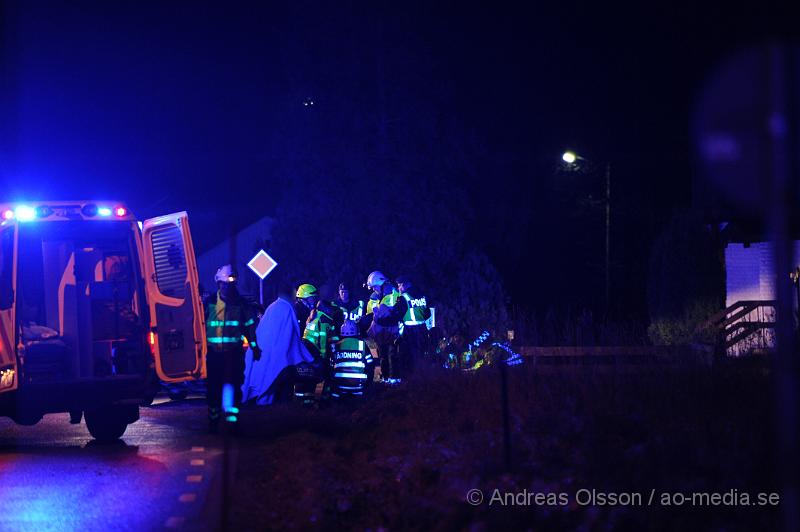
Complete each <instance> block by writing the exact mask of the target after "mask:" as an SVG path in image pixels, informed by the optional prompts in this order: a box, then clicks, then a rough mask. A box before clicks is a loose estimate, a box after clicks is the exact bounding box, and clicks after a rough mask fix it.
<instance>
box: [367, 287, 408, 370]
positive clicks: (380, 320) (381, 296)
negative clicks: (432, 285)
mask: <svg viewBox="0 0 800 532" xmlns="http://www.w3.org/2000/svg"><path fill="white" fill-rule="evenodd" d="M366 284H367V287H368V288H371V289H372V291H373V293H372V295H371V296H370V300H369V303H367V318H368V320H370V323H369V329H368V331H367V334H368V335H369V336H370V338H372V339H373V340H375V343H376V344H377V347H378V349H377V351H378V357H379V358H380V359H381V377H382V380H383V381H384V382H386V383H388V384H395V383H397V382H400V379H401V378H403V377H405V376H406V374H407V369H406V367H405V364H404V361H403V360H401V359H400V358H399V354H398V352H397V339H398V337H399V336H400V328H399V324H400V321H402V319H403V316H405V314H406V309H407V305H406V300H405V298H403V297H401V296H400V292H398V291H397V289H396V288H395V287H394V286H393V285H392V283H391V282H390V281H389V278H388V277H386V276H385V275H384V274H383V273H381V272H379V271H374V272H372V273H371V274H369V277H367V283H366Z"/></svg>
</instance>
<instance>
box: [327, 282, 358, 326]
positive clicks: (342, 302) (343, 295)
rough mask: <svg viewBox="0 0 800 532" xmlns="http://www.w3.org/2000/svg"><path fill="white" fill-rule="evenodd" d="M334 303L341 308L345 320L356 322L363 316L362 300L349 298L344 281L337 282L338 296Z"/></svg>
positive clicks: (348, 291)
mask: <svg viewBox="0 0 800 532" xmlns="http://www.w3.org/2000/svg"><path fill="white" fill-rule="evenodd" d="M334 303H336V306H338V307H339V308H340V309H341V310H342V315H343V316H344V319H345V320H351V321H353V322H355V323H358V322H359V321H361V318H363V317H364V308H365V305H364V301H363V300H358V301H356V300H355V299H351V298H350V290H348V288H347V285H346V284H344V283H341V284H339V297H338V299H337V300H336V301H335V302H334Z"/></svg>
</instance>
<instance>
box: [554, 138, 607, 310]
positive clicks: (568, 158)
mask: <svg viewBox="0 0 800 532" xmlns="http://www.w3.org/2000/svg"><path fill="white" fill-rule="evenodd" d="M561 160H562V161H564V162H565V163H567V165H568V166H570V167H573V166H577V165H576V163H577V162H578V161H585V162H586V163H591V161H588V160H587V159H585V158H583V157H581V156H580V155H578V154H577V153H575V152H574V151H571V150H567V151H565V152H564V153H563V154H562V155H561ZM605 177H606V201H605V204H606V267H605V276H606V279H605V281H606V283H605V285H606V286H605V296H606V297H605V303H606V312H607V311H608V307H609V301H610V294H611V291H610V285H611V163H606V164H605Z"/></svg>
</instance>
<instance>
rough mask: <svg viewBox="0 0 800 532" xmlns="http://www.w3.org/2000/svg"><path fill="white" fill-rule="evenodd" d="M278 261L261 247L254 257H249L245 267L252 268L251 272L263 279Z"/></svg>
mask: <svg viewBox="0 0 800 532" xmlns="http://www.w3.org/2000/svg"><path fill="white" fill-rule="evenodd" d="M277 265H278V263H277V262H275V259H273V258H272V257H270V256H269V255H268V254H267V252H266V251H264V250H263V249H262V250H260V251H259V252H258V253H256V255H255V257H253V258H252V259H250V262H248V263H247V267H248V268H250V269H251V270H253V273H255V274H256V275H258V276H259V277H260V278H261V280H263V279H264V278H265V277H266V276H267V275H269V273H270V272H271V271H272V270H274V269H275V266H277Z"/></svg>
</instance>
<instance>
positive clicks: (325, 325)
mask: <svg viewBox="0 0 800 532" xmlns="http://www.w3.org/2000/svg"><path fill="white" fill-rule="evenodd" d="M296 297H297V300H298V301H299V302H300V303H301V304H302V305H303V306H304V307H306V308H307V309H309V312H310V313H309V315H308V319H307V320H306V326H305V330H304V331H303V342H304V343H305V344H306V347H308V349H309V351H310V352H311V354H312V355H314V358H315V359H317V363H318V364H319V365H320V367H322V368H325V371H324V372H323V374H322V375H320V376H319V377H320V380H324V379H325V377H327V367H328V365H327V360H328V355H329V353H330V345H331V343H332V342H335V341H337V340H338V337H337V330H338V327H337V320H339V321H341V314H340V313H338V312H337V311H336V310H335V308H334V307H333V305H332V304H331V302H329V301H325V300H323V299H321V298H320V296H319V292H318V291H317V288H316V287H315V286H314V285H312V284H301V285H300V286H299V287H298V288H297V293H296ZM320 363H321V364H320ZM315 389H316V384H312V383H311V382H301V383H299V384H297V385H295V397H296V398H297V399H299V400H302V402H303V404H304V405H306V406H310V405H312V404H313V403H314V390H315Z"/></svg>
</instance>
